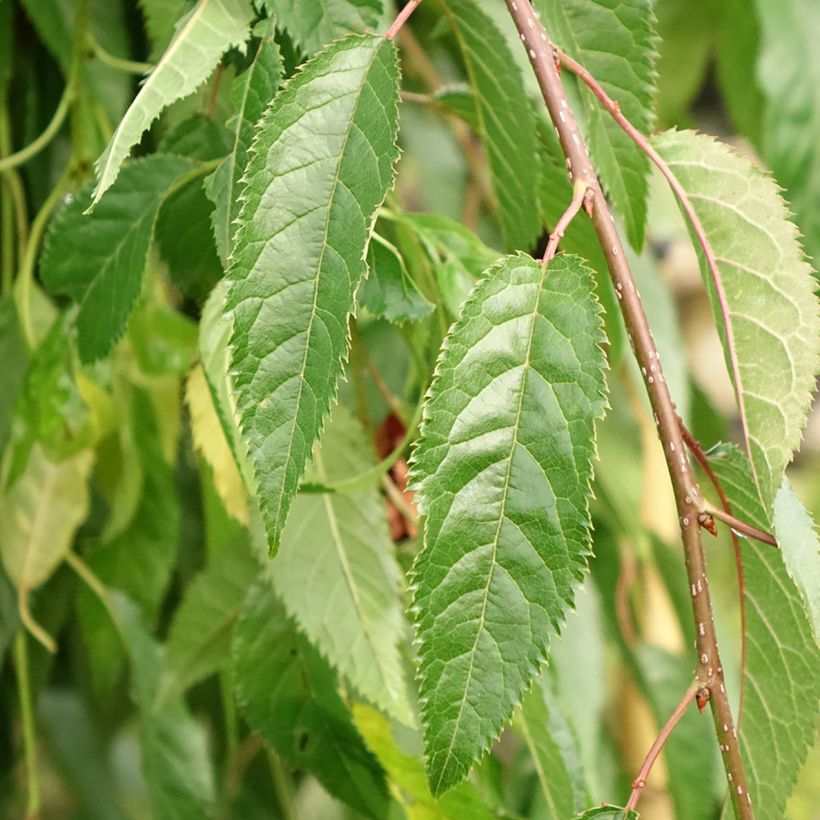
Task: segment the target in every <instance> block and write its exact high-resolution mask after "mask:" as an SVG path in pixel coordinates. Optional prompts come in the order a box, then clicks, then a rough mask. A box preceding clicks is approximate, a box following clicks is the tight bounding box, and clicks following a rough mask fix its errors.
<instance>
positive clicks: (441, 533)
mask: <svg viewBox="0 0 820 820" xmlns="http://www.w3.org/2000/svg"><path fill="white" fill-rule="evenodd" d="M592 287H593V285H592V279H591V271H589V269H588V268H586V267H585V266H584V265H583V263H582V262H581V260H580V259H578V258H577V257H571V256H566V255H564V254H561V255H559V256H558V257H556V259H555V260H554V261H553V262H552V263H551V264H550V266H549V269H548V271H546V272H545V271H544V270H543V268H542V267H541V265H540V263H538V262H537V261H535V260H533V259H531V258H529V257H526V256H524V255H521V254H519V255H517V256H513V257H506V258H504V259H502V260H501V261H500V262H498V263H497V264H496V265H495V266H493V267H491V268H490V269H489V270H488V271H487V273H486V275H485V278H484V279H483V280H482V281H481V282H480V284H479V285H478V286H477V287H476V289H475V290H474V291H473V294H472V295H471V297H470V299H469V300H468V302H467V303H465V306H464V309H463V311H462V315H461V318H460V319H459V320H458V322H456V324H455V325H454V326H453V327H452V328H451V331H450V333H449V335H448V338H447V340H446V342H445V345H444V350H443V353H442V354H441V356H440V359H439V362H438V365H437V369H436V372H437V376H436V379H435V381H434V383H433V387H432V388H431V391H430V395H429V398H428V400H427V404H426V407H425V418H424V422H423V424H422V436H421V439H420V443H419V445H418V448H417V450H416V452H415V453H414V459H413V467H412V473H413V476H414V480H415V483H416V485H417V487H418V494H417V500H418V501H419V502H420V504H419V507H420V509H421V510H422V511H423V512H424V513H426V515H427V521H426V527H425V546H424V549H423V550H422V552H421V553H420V554H419V557H418V559H417V562H416V566H415V570H414V576H415V583H416V595H415V606H416V609H417V611H418V616H417V634H418V638H419V642H420V648H419V654H420V659H421V672H420V687H421V697H422V722H423V724H424V729H425V747H426V753H427V766H428V774H429V778H430V782H431V786H432V790H433V793H434V794H438V793H441V792H442V791H444V790H446V789H447V788H449V787H450V786H452V785H454V784H455V783H457V782H458V781H459V780H461V779H463V777H464V776H465V775H466V773H467V771H468V769H469V767H470V766H471V764H472V763H473V761H475V760H476V759H477V758H478V757H479V756H480V754H481V753H482V752H483V751H484V750H485V749H486V748H487V746H488V745H489V743H490V742H491V740H492V739H493V738H494V737H495V736H496V735H497V734H498V733H499V731H500V730H501V728H502V727H503V725H504V723H505V722H506V721H507V720H508V719H509V717H510V715H511V713H512V711H513V708H514V707H515V706H516V705H517V704H518V702H519V700H520V698H521V696H522V694H523V692H524V691H525V690H526V688H527V687H528V686H529V683H530V681H531V680H532V678H533V677H534V675H535V673H536V672H537V670H538V667H539V665H540V663H541V662H542V660H543V659H544V657H545V655H546V651H547V646H548V643H549V639H550V635H551V634H552V633H553V632H554V631H555V630H558V629H560V627H561V624H562V623H563V620H564V614H565V612H566V610H567V609H568V608H569V606H571V604H572V601H573V597H574V588H575V587H576V586H577V584H578V582H579V581H580V580H581V578H582V577H583V573H584V568H585V566H586V558H587V556H588V554H589V520H588V519H589V514H588V510H587V503H588V496H589V481H590V479H591V476H592V466H591V465H592V457H593V455H594V452H595V445H594V422H595V420H596V419H598V418H600V417H602V415H603V411H604V408H605V406H606V400H605V398H604V377H603V370H604V367H605V360H604V354H603V350H602V348H601V344H602V342H603V340H604V335H603V331H602V327H601V320H600V315H599V313H600V308H599V306H598V303H597V301H596V300H595V298H594V296H593V295H592Z"/></svg>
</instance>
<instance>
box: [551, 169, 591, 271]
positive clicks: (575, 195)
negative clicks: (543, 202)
mask: <svg viewBox="0 0 820 820" xmlns="http://www.w3.org/2000/svg"><path fill="white" fill-rule="evenodd" d="M591 190H592V189H591V188H589V187H588V186H587V185H585V184H584V183H583V182H580V181H579V182H577V183H576V184H575V185H574V186H573V188H572V200H571V201H570V203H569V205H567V209H566V211H564V213H563V214H562V215H561V218H560V219H559V220H558V222H556V223H555V228H554V229H553V231H552V233H551V234H550V238H549V241H548V242H547V247H546V250H545V251H544V258H543V259H542V260H541V264H542V265H544V266H546V265H547V264H549V261H550V259H552V257H553V256H555V254H556V253H557V252H558V243H559V242H560V241H561V239H563V237H564V233H565V231H566V230H567V228H568V227H569V226H570V223H571V222H572V220H573V219H574V218H575V215H576V214H577V213H578V211H580V210H581V206H582V205H584V203H585V202H589V203H591V198H588V196H587V195H588V194H589V193H591Z"/></svg>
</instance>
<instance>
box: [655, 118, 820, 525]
mask: <svg viewBox="0 0 820 820" xmlns="http://www.w3.org/2000/svg"><path fill="white" fill-rule="evenodd" d="M654 143H655V147H656V148H657V149H658V151H659V152H660V154H661V156H663V158H664V159H665V160H666V162H667V163H668V164H669V167H670V168H671V169H672V171H673V173H674V174H675V176H676V177H677V178H678V180H679V182H680V183H681V185H682V186H683V188H684V190H685V191H686V193H687V195H688V197H689V199H690V201H691V203H692V206H693V207H694V209H695V211H696V213H697V215H698V217H699V219H700V221H701V224H702V226H703V229H704V231H705V233H706V236H707V237H708V239H709V242H710V244H711V246H712V250H713V252H714V254H715V257H716V258H717V265H718V274H719V277H720V281H721V283H722V287H723V291H724V293H725V303H726V310H727V311H728V325H727V324H726V323H725V321H724V316H723V309H722V308H721V305H720V301H719V299H718V295H717V292H716V289H715V284H714V282H713V281H712V276H711V274H710V273H709V270H708V268H707V267H706V265H705V261H704V259H703V257H702V254H701V272H702V273H703V277H704V280H705V281H706V286H707V289H708V291H709V297H710V300H711V302H712V311H713V313H714V314H715V322H716V324H717V326H718V332H719V333H720V337H721V341H722V342H723V348H724V354H725V357H726V366H727V368H728V370H729V374H730V376H731V377H732V378H733V381H734V387H735V395H736V398H737V401H738V404H739V406H740V415H741V421H742V423H743V430H744V435H745V439H746V448H747V452H748V454H749V456H750V459H751V462H752V468H753V470H754V476H755V482H756V484H757V489H758V493H759V495H760V499H761V502H762V504H763V508H764V510H765V512H766V514H767V516H768V515H769V514H770V513H771V509H772V504H773V502H774V497H775V493H776V492H777V490H778V488H779V487H780V483H781V479H782V478H783V473H784V471H785V468H786V465H787V464H788V463H789V462H790V461H791V458H792V453H793V452H794V450H795V448H796V447H797V446H798V444H799V443H800V435H801V431H802V430H803V427H804V426H805V423H806V417H807V415H808V410H809V405H810V402H811V394H812V391H813V390H814V384H815V373H816V372H817V369H818V365H820V345H818V339H820V304H818V300H817V297H816V295H815V293H814V289H815V286H816V280H815V279H814V277H813V276H812V272H811V268H810V267H809V265H808V263H807V262H806V261H805V259H804V257H803V252H802V250H801V248H800V244H799V242H798V234H797V229H796V228H795V227H794V225H792V223H791V222H789V220H788V217H787V212H786V208H785V206H784V204H783V200H782V199H781V197H780V195H779V194H778V191H777V187H776V186H775V184H774V183H773V182H772V180H771V178H770V177H769V176H767V175H766V174H765V173H764V172H763V171H761V170H759V169H758V168H757V167H756V166H754V165H752V164H751V163H750V162H749V161H748V160H746V159H744V158H742V157H740V156H738V155H737V154H735V153H734V152H732V151H731V150H730V149H729V148H728V146H725V145H722V144H721V143H719V142H717V141H716V140H714V139H713V138H711V137H707V136H704V135H702V134H695V133H693V132H691V131H681V132H676V131H671V132H667V133H665V134H662V135H661V136H659V137H657V138H656V139H655V140H654Z"/></svg>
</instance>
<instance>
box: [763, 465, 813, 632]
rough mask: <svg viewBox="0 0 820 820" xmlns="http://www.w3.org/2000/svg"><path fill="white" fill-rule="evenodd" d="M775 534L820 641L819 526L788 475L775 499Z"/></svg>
mask: <svg viewBox="0 0 820 820" xmlns="http://www.w3.org/2000/svg"><path fill="white" fill-rule="evenodd" d="M774 534H775V536H776V538H777V543H778V546H779V547H780V554H781V555H782V556H783V563H784V564H785V565H786V571H787V572H788V573H789V576H790V577H791V579H792V581H794V583H795V586H796V587H797V589H798V591H799V592H800V595H801V596H802V597H803V601H804V602H805V604H806V608H807V609H808V612H809V616H810V618H811V625H812V629H813V630H814V638H815V640H816V641H817V642H818V643H820V541H819V540H818V538H817V528H816V527H815V525H814V521H812V519H811V516H810V515H809V514H808V512H807V511H806V508H805V507H804V506H803V505H802V504H801V503H800V499H798V497H797V496H796V495H795V494H794V491H793V490H792V488H791V484H790V483H789V480H788V479H787V478H784V479H783V485H782V486H781V488H780V489H779V490H778V491H777V495H776V496H775V499H774Z"/></svg>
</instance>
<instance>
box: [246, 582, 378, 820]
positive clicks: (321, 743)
mask: <svg viewBox="0 0 820 820" xmlns="http://www.w3.org/2000/svg"><path fill="white" fill-rule="evenodd" d="M271 582H272V578H271V576H270V574H269V573H268V572H266V573H265V574H263V576H262V577H261V578H260V580H259V582H258V583H257V584H255V585H254V586H253V587H252V588H251V591H250V593H249V594H248V597H247V599H246V601H245V608H244V611H243V613H242V615H241V617H240V619H239V622H238V623H237V625H236V628H235V630H234V637H233V675H234V681H235V684H236V695H237V699H238V701H239V703H240V705H241V706H242V709H243V711H244V713H245V717H246V719H247V720H248V723H249V725H250V726H251V727H252V728H253V729H255V730H256V731H258V732H260V733H261V734H262V736H263V737H264V738H265V739H266V740H267V741H268V742H269V743H271V745H272V746H273V747H274V749H275V750H276V751H277V753H278V754H280V755H281V756H282V757H283V758H284V759H285V760H286V761H288V762H289V763H290V764H291V765H293V766H295V767H298V768H302V769H305V770H306V771H308V772H310V773H311V774H313V775H314V776H315V777H317V778H318V779H319V781H320V782H321V783H322V785H323V786H324V787H325V788H326V789H327V790H328V791H329V792H330V793H331V794H332V795H334V796H335V797H337V798H339V799H340V800H344V801H345V802H346V803H348V804H349V805H350V806H353V808H355V809H356V810H357V811H360V812H362V813H363V814H365V815H366V816H367V817H373V818H375V820H379V818H382V817H384V815H385V813H386V810H387V800H388V798H387V791H386V788H385V784H384V773H383V772H382V770H381V768H380V767H379V765H378V763H377V762H376V759H375V758H374V757H373V755H372V754H371V753H370V751H369V750H368V749H367V748H366V746H365V745H364V742H363V741H362V738H361V736H360V735H359V733H358V732H357V731H356V727H355V725H354V724H353V720H352V718H351V715H350V712H349V711H348V709H347V707H346V706H345V704H344V702H343V701H342V699H341V698H340V697H339V694H338V691H337V685H338V684H337V680H336V676H335V674H334V673H333V671H332V670H331V668H330V667H329V666H328V665H327V663H325V661H324V660H323V659H322V657H321V656H320V655H319V653H318V652H317V651H316V650H315V649H314V648H313V646H311V644H310V643H308V641H307V640H306V639H305V638H304V637H303V636H302V635H300V634H299V633H298V632H297V631H296V628H295V627H294V625H293V624H292V623H291V622H290V620H289V619H288V617H287V614H286V612H285V609H284V607H283V606H282V604H281V603H280V602H279V601H278V600H277V599H276V596H275V595H274V594H273V591H272V589H271Z"/></svg>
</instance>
